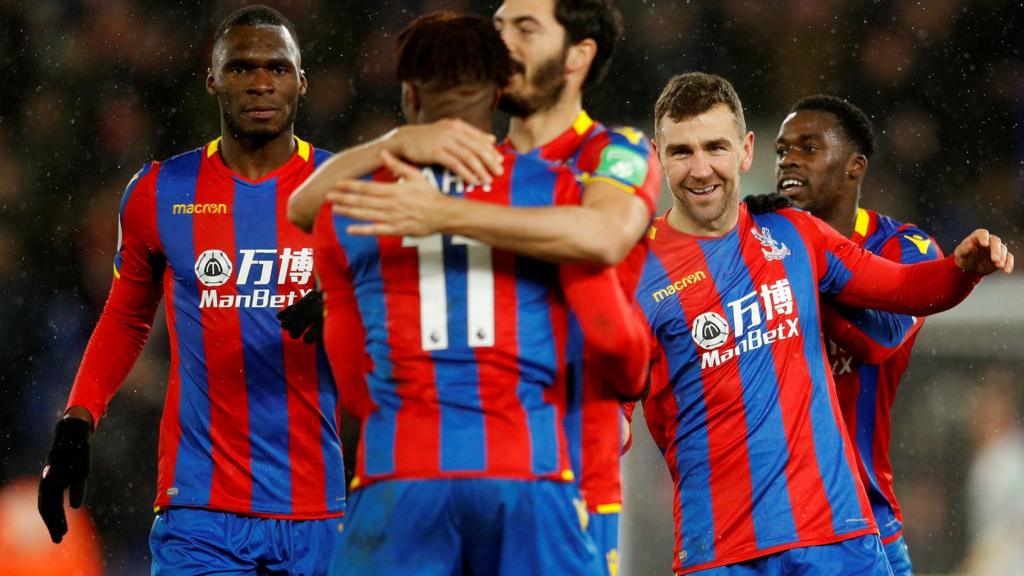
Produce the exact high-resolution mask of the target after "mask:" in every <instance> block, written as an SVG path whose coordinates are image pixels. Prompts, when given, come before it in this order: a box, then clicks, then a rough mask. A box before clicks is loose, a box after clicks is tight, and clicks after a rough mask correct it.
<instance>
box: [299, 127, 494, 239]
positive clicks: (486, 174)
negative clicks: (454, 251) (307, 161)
mask: <svg viewBox="0 0 1024 576" xmlns="http://www.w3.org/2000/svg"><path fill="white" fill-rule="evenodd" d="M382 151H387V152H390V153H391V154H394V155H396V156H398V157H401V158H404V159H406V160H408V161H410V162H415V163H417V164H440V165H442V166H444V167H446V168H448V169H449V170H451V171H452V172H454V173H455V174H457V175H458V176H459V177H460V178H462V179H463V180H465V181H466V182H471V183H474V184H488V183H490V182H491V179H492V177H493V176H494V175H501V172H502V166H501V164H502V159H501V154H500V153H499V152H498V151H497V150H496V149H495V148H494V136H493V135H491V134H487V133H486V132H483V131H482V130H480V129H478V128H475V127H474V126H472V125H470V124H468V123H467V122H464V121H462V120H458V119H445V120H440V121H438V122H435V123H433V124H422V125H406V126H402V127H400V128H396V129H394V130H392V131H390V132H388V133H387V134H384V135H383V136H381V137H380V138H377V139H376V140H373V141H371V142H367V143H366V144H363V145H361V146H356V147H354V148H349V149H348V150H344V151H342V152H339V153H338V154H336V155H335V156H333V157H332V158H331V159H330V160H328V161H327V162H325V163H324V164H323V165H322V166H320V167H319V168H318V169H317V171H316V172H314V173H313V175H312V176H310V177H309V179H307V180H306V181H305V182H304V183H303V184H302V186H300V187H299V188H298V189H297V190H296V191H295V193H294V194H292V196H291V198H289V199H288V219H289V220H291V221H292V223H293V224H295V225H296V226H298V227H300V228H302V229H303V230H305V231H307V232H308V231H309V230H310V229H312V227H313V220H314V219H315V218H316V213H317V211H318V210H319V209H320V205H321V204H323V202H324V199H325V197H326V196H327V194H328V192H329V191H330V190H332V188H333V186H334V185H335V184H336V183H337V182H338V181H340V180H343V179H346V178H356V177H358V176H361V175H363V174H369V173H371V172H373V171H374V170H377V169H378V168H380V166H381V161H380V154H381V152H382Z"/></svg>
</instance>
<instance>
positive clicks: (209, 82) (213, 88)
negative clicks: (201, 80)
mask: <svg viewBox="0 0 1024 576" xmlns="http://www.w3.org/2000/svg"><path fill="white" fill-rule="evenodd" d="M206 91H207V92H209V93H210V94H211V95H212V96H216V95H217V85H216V83H214V81H213V69H212V68H207V69H206Z"/></svg>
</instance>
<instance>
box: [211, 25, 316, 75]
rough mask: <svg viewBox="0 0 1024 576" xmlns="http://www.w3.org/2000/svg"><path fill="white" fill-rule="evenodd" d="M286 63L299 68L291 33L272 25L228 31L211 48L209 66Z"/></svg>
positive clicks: (281, 27) (298, 59) (233, 27)
mask: <svg viewBox="0 0 1024 576" xmlns="http://www.w3.org/2000/svg"><path fill="white" fill-rule="evenodd" d="M268 61H273V62H290V63H292V64H293V65H295V67H298V66H299V62H300V57H299V47H298V46H297V45H296V44H295V39H294V38H293V37H292V35H291V32H289V31H288V29H287V28H285V27H284V26H279V25H274V24H259V25H242V26H232V27H230V28H228V29H227V30H226V31H225V32H224V35H223V36H221V37H220V38H219V39H218V40H217V43H216V44H215V45H214V47H213V66H214V68H216V67H218V65H220V64H223V63H226V62H268Z"/></svg>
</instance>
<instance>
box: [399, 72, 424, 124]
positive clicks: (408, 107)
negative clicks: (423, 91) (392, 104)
mask: <svg viewBox="0 0 1024 576" xmlns="http://www.w3.org/2000/svg"><path fill="white" fill-rule="evenodd" d="M419 112H420V97H419V94H417V92H416V86H414V85H413V84H412V82H408V81H404V82H402V114H404V115H405V120H406V122H409V123H410V124H412V123H415V122H416V116H417V115H418V114H419Z"/></svg>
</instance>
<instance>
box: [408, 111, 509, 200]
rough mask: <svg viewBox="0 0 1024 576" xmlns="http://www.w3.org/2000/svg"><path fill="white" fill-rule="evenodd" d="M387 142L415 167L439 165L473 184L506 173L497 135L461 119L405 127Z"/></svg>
mask: <svg viewBox="0 0 1024 576" xmlns="http://www.w3.org/2000/svg"><path fill="white" fill-rule="evenodd" d="M388 140H389V141H390V142H389V144H390V146H389V150H390V151H391V152H392V153H394V154H395V155H397V156H399V157H401V158H404V159H406V160H408V161H410V162H413V163H416V164H440V165H442V166H444V167H445V168H448V169H449V170H451V171H452V172H454V173H455V174H457V175H458V176H459V177H460V178H462V179H463V180H464V181H466V182H467V183H470V184H478V185H482V184H490V183H491V180H492V179H493V176H500V175H501V173H502V171H503V169H502V163H503V160H502V156H501V153H500V152H498V151H497V150H496V149H495V148H494V141H495V140H494V135H493V134H488V133H486V132H484V131H482V130H480V129H479V128H475V127H473V126H471V125H470V124H468V123H466V122H464V121H462V120H457V119H446V120H440V121H438V122H434V123H433V124H418V125H408V126H402V127H401V128H399V129H397V130H395V131H394V132H393V133H392V134H391V135H390V137H389V138H388Z"/></svg>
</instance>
